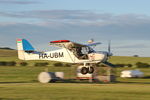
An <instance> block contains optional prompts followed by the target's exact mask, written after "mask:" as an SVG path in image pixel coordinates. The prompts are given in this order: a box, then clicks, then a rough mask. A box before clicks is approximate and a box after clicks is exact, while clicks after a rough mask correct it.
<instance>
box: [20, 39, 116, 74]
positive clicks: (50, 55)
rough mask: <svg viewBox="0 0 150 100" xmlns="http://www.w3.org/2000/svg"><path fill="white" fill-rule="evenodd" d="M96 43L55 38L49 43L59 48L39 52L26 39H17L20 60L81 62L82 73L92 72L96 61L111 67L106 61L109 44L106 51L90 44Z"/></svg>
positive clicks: (108, 54)
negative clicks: (96, 49) (82, 42)
mask: <svg viewBox="0 0 150 100" xmlns="http://www.w3.org/2000/svg"><path fill="white" fill-rule="evenodd" d="M98 44H101V43H99V42H97V43H93V41H90V43H89V44H87V45H84V44H79V43H75V42H72V41H70V40H57V41H51V42H50V45H51V46H55V47H59V48H61V49H58V50H54V51H48V52H39V51H35V49H34V48H33V47H32V45H31V44H30V43H29V42H28V41H27V40H26V39H17V48H18V58H19V59H21V60H50V61H59V62H67V63H76V64H82V66H83V67H82V69H81V73H82V74H87V73H93V72H94V68H93V66H94V65H96V64H97V63H103V64H105V65H108V66H112V67H113V65H112V64H111V63H109V62H107V60H108V58H109V57H110V56H112V53H111V52H110V45H109V47H108V52H106V51H95V50H93V48H92V46H96V45H98Z"/></svg>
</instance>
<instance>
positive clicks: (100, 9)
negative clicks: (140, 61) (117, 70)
mask: <svg viewBox="0 0 150 100" xmlns="http://www.w3.org/2000/svg"><path fill="white" fill-rule="evenodd" d="M149 5H150V0H0V46H1V47H11V48H16V39H17V38H26V39H28V40H29V41H30V42H31V43H32V44H33V46H34V47H35V48H36V49H38V50H49V49H51V47H50V46H49V41H52V40H59V39H69V40H72V41H75V42H79V43H87V41H88V40H89V39H91V38H94V40H95V41H100V42H102V43H103V44H101V45H100V46H98V47H97V50H107V43H108V40H111V41H112V46H111V47H112V52H113V54H114V55H120V56H124V55H125V56H132V55H135V54H137V55H140V56H150V53H149V52H150V39H149V38H150V6H149Z"/></svg>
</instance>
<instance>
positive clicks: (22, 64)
mask: <svg viewBox="0 0 150 100" xmlns="http://www.w3.org/2000/svg"><path fill="white" fill-rule="evenodd" d="M27 65H28V63H26V62H21V63H20V66H27Z"/></svg>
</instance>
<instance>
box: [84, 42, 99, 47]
mask: <svg viewBox="0 0 150 100" xmlns="http://www.w3.org/2000/svg"><path fill="white" fill-rule="evenodd" d="M99 44H102V43H100V42H96V43H90V44H87V45H86V46H96V45H99Z"/></svg>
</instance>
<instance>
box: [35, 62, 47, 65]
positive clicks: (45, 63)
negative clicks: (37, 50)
mask: <svg viewBox="0 0 150 100" xmlns="http://www.w3.org/2000/svg"><path fill="white" fill-rule="evenodd" d="M47 65H48V63H47V62H44V63H35V64H34V66H47Z"/></svg>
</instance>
